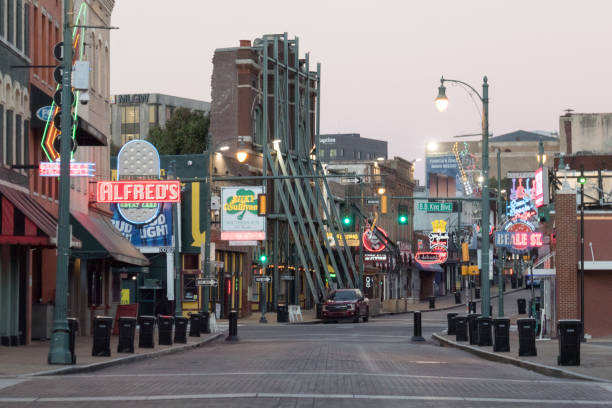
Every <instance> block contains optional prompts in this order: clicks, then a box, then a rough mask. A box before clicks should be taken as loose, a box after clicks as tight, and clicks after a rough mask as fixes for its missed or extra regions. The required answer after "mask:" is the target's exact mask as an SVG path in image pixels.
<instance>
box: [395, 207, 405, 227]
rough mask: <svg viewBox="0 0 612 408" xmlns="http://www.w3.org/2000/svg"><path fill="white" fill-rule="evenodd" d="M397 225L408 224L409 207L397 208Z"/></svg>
mask: <svg viewBox="0 0 612 408" xmlns="http://www.w3.org/2000/svg"><path fill="white" fill-rule="evenodd" d="M397 223H398V224H399V225H406V224H408V206H407V205H398V206H397Z"/></svg>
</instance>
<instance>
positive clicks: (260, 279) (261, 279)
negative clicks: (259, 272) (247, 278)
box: [255, 275, 272, 283]
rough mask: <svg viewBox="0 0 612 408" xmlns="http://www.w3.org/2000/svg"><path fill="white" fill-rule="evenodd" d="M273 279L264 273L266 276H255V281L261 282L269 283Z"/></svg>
mask: <svg viewBox="0 0 612 408" xmlns="http://www.w3.org/2000/svg"><path fill="white" fill-rule="evenodd" d="M271 280H272V278H271V277H269V276H267V275H264V276H256V277H255V282H259V283H268V282H270V281H271Z"/></svg>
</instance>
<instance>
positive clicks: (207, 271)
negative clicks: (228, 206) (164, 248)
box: [202, 133, 212, 315]
mask: <svg viewBox="0 0 612 408" xmlns="http://www.w3.org/2000/svg"><path fill="white" fill-rule="evenodd" d="M211 150H212V134H210V133H209V134H208V139H207V140H206V168H207V169H208V174H207V175H206V178H207V180H206V182H205V183H204V200H205V201H204V208H205V213H204V230H205V234H204V265H203V266H204V268H203V269H204V278H210V277H211V276H210V234H211V228H210V189H211V183H212V171H211V169H212V160H211V158H212V156H211ZM202 292H203V293H202V313H203V314H204V315H206V314H207V313H208V302H209V299H208V296H209V292H210V287H209V286H203V287H202Z"/></svg>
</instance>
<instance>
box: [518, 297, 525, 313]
mask: <svg viewBox="0 0 612 408" xmlns="http://www.w3.org/2000/svg"><path fill="white" fill-rule="evenodd" d="M516 306H517V307H518V314H525V313H527V303H526V302H525V299H523V298H519V299H516Z"/></svg>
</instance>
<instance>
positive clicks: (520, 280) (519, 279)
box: [517, 276, 523, 287]
mask: <svg viewBox="0 0 612 408" xmlns="http://www.w3.org/2000/svg"><path fill="white" fill-rule="evenodd" d="M517 280H518V282H517V285H518V286H519V287H520V286H523V277H522V276H519V277H518V278H517Z"/></svg>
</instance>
